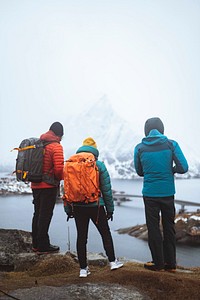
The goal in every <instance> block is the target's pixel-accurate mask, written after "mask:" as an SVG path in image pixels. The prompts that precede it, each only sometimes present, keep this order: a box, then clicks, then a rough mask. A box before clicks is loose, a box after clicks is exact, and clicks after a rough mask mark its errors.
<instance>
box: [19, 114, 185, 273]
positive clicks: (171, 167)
mask: <svg viewBox="0 0 200 300" xmlns="http://www.w3.org/2000/svg"><path fill="white" fill-rule="evenodd" d="M144 130H145V137H144V138H143V139H142V142H141V143H140V144H138V145H137V146H136V147H135V150H134V164H135V169H136V172H137V174H138V175H139V176H142V177H143V178H144V179H143V190H142V194H143V200H144V206H145V215H146V224H147V229H148V243H149V248H150V251H151V255H152V261H150V262H147V263H145V264H144V267H145V268H146V269H149V270H153V271H160V270H164V269H165V270H168V271H175V270H176V238H175V226H174V219H175V206H174V194H175V183H174V174H175V173H180V174H183V173H185V172H187V170H188V164H187V161H186V159H185V157H184V155H183V153H182V151H181V149H180V147H179V145H178V143H177V142H176V141H173V140H170V139H168V138H167V137H166V136H165V135H164V125H163V123H162V121H161V120H160V119H159V118H150V119H148V120H147V121H146V123H145V127H144ZM63 133H64V132H63V126H62V124H61V123H59V122H55V123H53V124H52V125H51V127H50V128H49V131H48V132H46V133H44V134H42V135H41V137H40V140H42V141H43V142H44V143H46V145H45V152H44V157H43V175H42V178H43V179H42V182H32V183H31V188H32V191H33V204H34V214H33V219H32V240H33V251H35V252H37V253H38V254H44V253H53V252H57V251H58V250H59V247H58V246H53V245H51V244H50V239H49V235H48V230H49V225H50V222H51V218H52V215H53V210H54V206H55V202H56V197H57V192H58V187H59V183H60V181H61V180H63V179H64V192H65V194H64V198H65V199H64V209H65V212H66V213H67V215H68V219H69V218H74V219H75V224H76V229H77V244H76V246H77V255H78V260H79V264H80V275H79V276H80V277H87V276H88V275H89V274H90V271H89V268H88V264H87V239H88V228H89V222H90V220H91V221H92V222H93V223H94V225H95V226H96V228H97V230H98V231H99V233H100V235H101V238H102V242H103V246H104V249H105V252H106V255H107V257H108V260H109V263H110V269H111V270H115V269H118V268H120V267H122V266H123V264H122V263H121V262H119V261H118V260H117V259H116V257H115V251H114V246H113V240H112V236H111V232H110V228H109V225H108V220H111V221H112V219H113V211H114V203H113V197H112V190H111V182H110V176H109V173H108V171H107V169H106V166H105V165H104V163H103V162H101V161H99V160H98V156H99V151H98V149H97V145H96V142H95V141H94V140H93V139H92V138H91V137H89V138H86V139H85V140H84V141H83V145H82V146H81V147H80V148H79V149H78V150H77V152H76V154H75V155H73V156H72V157H70V158H69V159H68V160H67V161H66V162H65V165H64V155H63V148H62V146H61V144H60V141H61V139H62V136H63ZM27 148H29V147H26V149H27ZM24 149H25V148H24ZM24 149H22V150H24ZM22 152H23V151H22ZM76 168H78V169H76ZM17 172H19V170H17ZM20 172H21V171H20ZM27 173H28V172H25V174H27ZM160 214H161V220H162V227H163V235H162V233H161V230H160Z"/></svg>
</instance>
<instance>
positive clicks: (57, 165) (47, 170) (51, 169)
mask: <svg viewBox="0 0 200 300" xmlns="http://www.w3.org/2000/svg"><path fill="white" fill-rule="evenodd" d="M40 139H41V140H43V141H46V142H51V143H50V144H48V145H47V146H45V153H44V161H43V173H44V174H48V175H50V176H51V175H52V176H54V178H55V179H56V180H58V181H60V180H62V179H63V166H64V155H63V147H62V145H61V144H60V141H61V138H60V137H58V136H56V135H55V133H54V132H53V131H51V130H49V131H48V132H46V133H44V134H42V135H41V137H40ZM53 187H55V185H51V184H49V183H46V182H40V183H31V188H32V189H46V188H53Z"/></svg>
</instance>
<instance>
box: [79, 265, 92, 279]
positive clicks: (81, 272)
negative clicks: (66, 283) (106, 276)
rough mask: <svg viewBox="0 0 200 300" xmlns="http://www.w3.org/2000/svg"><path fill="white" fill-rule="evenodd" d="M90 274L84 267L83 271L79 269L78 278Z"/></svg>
mask: <svg viewBox="0 0 200 300" xmlns="http://www.w3.org/2000/svg"><path fill="white" fill-rule="evenodd" d="M90 274H91V272H90V270H89V268H88V267H86V268H85V269H80V275H79V277H87V276H88V275H90Z"/></svg>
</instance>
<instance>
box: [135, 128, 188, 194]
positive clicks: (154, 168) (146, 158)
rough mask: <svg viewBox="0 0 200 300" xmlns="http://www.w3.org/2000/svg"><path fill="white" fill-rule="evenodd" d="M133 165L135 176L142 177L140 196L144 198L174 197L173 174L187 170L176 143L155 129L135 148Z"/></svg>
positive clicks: (185, 162)
mask: <svg viewBox="0 0 200 300" xmlns="http://www.w3.org/2000/svg"><path fill="white" fill-rule="evenodd" d="M134 164H135V170H136V172H137V174H138V175H139V176H143V177H144V183H143V190H142V194H143V196H146V197H167V196H172V195H174V194H175V183H174V173H179V174H183V173H186V172H187V170H188V164H187V161H186V159H185V157H184V155H183V153H182V151H181V149H180V147H179V145H178V143H177V142H175V141H173V140H169V139H168V138H167V137H166V136H165V135H163V134H161V133H160V132H159V131H158V130H157V129H153V130H151V131H150V133H149V135H148V136H147V137H145V138H143V139H142V142H141V143H140V144H138V145H137V146H136V147H135V151H134Z"/></svg>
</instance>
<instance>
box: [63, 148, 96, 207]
mask: <svg viewBox="0 0 200 300" xmlns="http://www.w3.org/2000/svg"><path fill="white" fill-rule="evenodd" d="M99 196H100V190H99V171H98V168H97V165H96V160H95V157H94V155H93V154H92V153H87V152H81V153H77V154H75V155H72V156H71V157H70V158H69V159H68V160H67V161H66V162H65V165H64V197H63V199H64V204H65V205H66V203H69V204H70V203H74V202H85V203H89V202H97V201H98V199H99Z"/></svg>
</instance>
